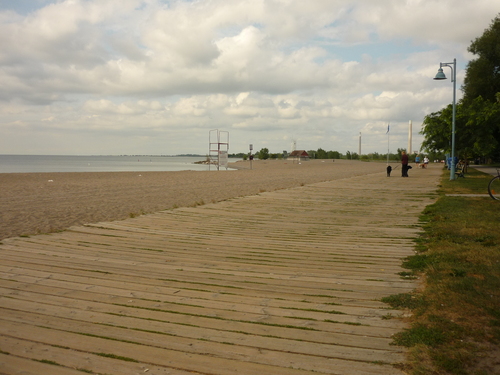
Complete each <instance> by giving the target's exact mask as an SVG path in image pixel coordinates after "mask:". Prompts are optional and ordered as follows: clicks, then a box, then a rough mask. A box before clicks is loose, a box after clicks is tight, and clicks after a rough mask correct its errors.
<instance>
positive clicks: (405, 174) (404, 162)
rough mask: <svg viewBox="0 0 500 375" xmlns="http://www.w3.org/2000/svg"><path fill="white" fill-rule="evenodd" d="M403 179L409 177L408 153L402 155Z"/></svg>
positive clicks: (404, 152)
mask: <svg viewBox="0 0 500 375" xmlns="http://www.w3.org/2000/svg"><path fill="white" fill-rule="evenodd" d="M401 177H408V155H406V151H403V152H402V153H401Z"/></svg>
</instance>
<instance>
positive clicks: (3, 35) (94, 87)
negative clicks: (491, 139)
mask: <svg viewBox="0 0 500 375" xmlns="http://www.w3.org/2000/svg"><path fill="white" fill-rule="evenodd" d="M19 4H20V5H19V7H18V8H9V9H5V10H2V8H1V3H0V42H1V43H2V46H3V47H4V48H2V49H1V50H0V65H1V69H0V80H1V81H2V88H3V90H2V93H1V94H0V120H1V121H0V130H2V134H3V137H2V139H1V140H0V149H1V150H2V151H1V152H3V153H33V152H34V151H33V148H32V147H33V144H35V143H36V142H32V141H31V140H30V139H31V138H32V137H38V138H39V139H40V137H41V139H44V140H45V142H43V143H42V142H40V143H39V145H37V152H38V153H46V154H50V153H55V154H60V153H65V152H69V151H68V150H70V151H71V153H80V154H86V153H95V152H96V149H98V150H100V149H102V148H104V147H105V144H104V140H108V141H109V140H113V142H109V145H108V147H109V149H108V150H106V151H103V153H106V154H113V153H152V154H156V153H170V154H175V153H200V154H204V153H206V147H207V139H208V131H209V130H210V129H214V128H219V129H226V130H229V131H230V132H231V142H232V145H231V151H232V152H239V151H246V150H247V146H248V145H247V143H248V142H249V141H250V140H251V141H252V143H253V144H254V147H255V148H257V149H259V147H260V146H259V145H260V144H265V145H266V147H269V148H270V149H271V150H272V151H274V150H275V151H281V150H283V149H286V148H289V141H290V139H291V138H294V139H297V142H298V146H299V147H301V148H306V149H310V148H318V147H322V148H324V149H336V150H338V151H341V152H345V151H346V149H348V148H349V147H350V148H351V149H354V148H355V147H356V144H357V136H358V133H359V131H363V133H366V135H365V134H364V136H363V139H364V140H366V143H367V144H366V146H365V147H364V148H363V149H364V150H365V151H366V152H368V151H379V152H384V150H385V147H386V146H385V145H382V146H381V142H383V141H384V137H383V134H382V133H383V132H384V131H383V129H384V127H386V124H387V122H389V121H390V122H391V124H393V125H391V128H393V129H394V130H393V132H394V134H393V138H394V141H395V142H400V143H402V144H399V145H398V146H395V148H397V147H405V146H406V143H405V140H404V139H405V137H406V135H407V134H406V131H405V130H404V129H405V128H406V127H407V123H408V120H410V119H412V120H413V123H414V129H416V131H415V133H416V132H417V131H418V127H419V125H420V123H421V121H422V120H423V118H424V116H425V115H426V114H428V113H430V112H434V111H437V110H439V109H440V108H442V106H444V105H446V104H447V103H449V102H451V84H450V82H449V81H447V82H444V83H443V82H435V81H433V80H432V77H433V75H434V74H435V72H436V70H437V68H438V64H439V62H442V61H445V60H452V59H453V58H454V57H456V58H457V59H458V62H459V71H458V76H459V81H460V82H462V81H463V75H464V67H465V64H466V63H467V59H470V58H471V56H470V55H469V54H468V52H467V47H468V46H469V44H470V42H471V40H472V39H474V38H476V37H479V36H480V35H481V34H482V32H483V30H484V29H485V28H487V27H489V24H490V22H491V20H492V19H493V18H494V17H495V16H496V15H497V13H498V12H499V11H500V6H498V5H495V4H492V2H491V1H489V0H478V1H476V2H468V1H465V0H458V1H457V0H454V1H452V0H443V1H441V2H439V3H436V2H435V1H431V0H406V1H401V0H381V1H377V2H374V1H371V0H338V1H335V2H330V1H324V0H311V1H308V2H301V1H296V0H265V1H264V0H235V1H229V2H228V1H226V0H211V1H208V0H199V1H194V2H193V1H187V0H186V1H183V0H174V1H161V0H120V1H118V0H109V1H105V2H103V1H99V0H60V1H48V0H44V1H39V2H30V3H29V4H32V6H36V7H38V8H33V9H31V10H30V9H28V8H27V6H28V3H27V2H25V1H22V2H20V3H19ZM21 5H22V6H21ZM13 10H18V11H19V12H20V13H18V14H17V13H14V11H13ZM471 15H474V16H473V17H472V16H471ZM459 95H460V93H459ZM27 129H31V130H32V131H33V129H35V130H36V132H35V133H30V132H29V131H27ZM398 129H399V130H398ZM398 131H399V133H398ZM398 134H399V135H398ZM381 137H382V138H381ZM61 138H64V139H66V140H67V141H66V142H73V143H74V144H73V146H72V147H70V146H66V144H65V146H64V148H61V146H60V145H61V142H56V140H60V139H61ZM414 139H415V141H416V142H418V139H419V136H418V135H415V136H414ZM134 140H137V142H136V141H134ZM148 142H150V143H149V144H148ZM364 142H365V141H364ZM93 144H99V145H100V146H99V147H93V146H90V145H93ZM27 145H29V147H28V146H27ZM42 145H45V146H42ZM127 147H129V148H130V149H131V150H130V151H127ZM138 147H143V149H142V150H138ZM166 149H167V151H166Z"/></svg>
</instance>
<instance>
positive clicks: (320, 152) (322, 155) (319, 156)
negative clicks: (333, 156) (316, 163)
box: [316, 148, 327, 159]
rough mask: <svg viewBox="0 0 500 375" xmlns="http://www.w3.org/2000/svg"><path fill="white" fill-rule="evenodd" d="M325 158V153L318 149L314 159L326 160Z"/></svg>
mask: <svg viewBox="0 0 500 375" xmlns="http://www.w3.org/2000/svg"><path fill="white" fill-rule="evenodd" d="M326 158H327V153H326V151H325V150H323V149H322V148H318V151H316V159H326Z"/></svg>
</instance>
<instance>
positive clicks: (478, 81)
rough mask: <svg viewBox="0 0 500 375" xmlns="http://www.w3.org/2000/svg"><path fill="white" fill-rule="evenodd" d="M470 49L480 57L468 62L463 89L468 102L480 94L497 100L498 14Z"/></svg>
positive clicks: (499, 64) (499, 86) (499, 76)
mask: <svg viewBox="0 0 500 375" xmlns="http://www.w3.org/2000/svg"><path fill="white" fill-rule="evenodd" d="M468 51H469V52H471V53H473V54H474V55H477V56H478V58H477V59H475V60H471V61H470V62H469V63H468V64H467V72H466V76H465V79H464V84H463V86H462V90H463V92H464V100H465V102H466V103H470V102H472V101H473V100H474V99H476V98H477V97H478V96H482V97H483V99H485V100H487V101H491V102H494V101H496V94H497V93H499V92H500V17H499V16H497V17H496V18H495V19H494V20H493V22H492V23H491V25H490V27H489V29H486V30H485V31H484V33H483V35H482V36H480V37H479V38H476V40H474V41H473V42H472V44H471V45H470V46H469V48H468Z"/></svg>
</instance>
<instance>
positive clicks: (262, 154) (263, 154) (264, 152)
mask: <svg viewBox="0 0 500 375" xmlns="http://www.w3.org/2000/svg"><path fill="white" fill-rule="evenodd" d="M257 157H258V158H259V159H260V160H267V159H269V149H268V148H267V147H264V148H261V149H260V151H259V152H258V153H257Z"/></svg>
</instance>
